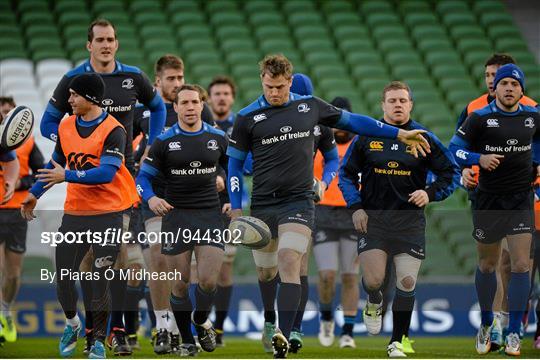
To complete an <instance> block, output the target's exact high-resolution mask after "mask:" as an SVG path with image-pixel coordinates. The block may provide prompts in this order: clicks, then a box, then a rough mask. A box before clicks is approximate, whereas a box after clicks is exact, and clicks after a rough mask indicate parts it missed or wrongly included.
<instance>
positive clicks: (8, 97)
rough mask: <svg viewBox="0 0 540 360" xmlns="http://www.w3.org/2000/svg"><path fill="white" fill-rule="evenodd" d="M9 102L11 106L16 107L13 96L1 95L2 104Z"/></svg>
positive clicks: (0, 102)
mask: <svg viewBox="0 0 540 360" xmlns="http://www.w3.org/2000/svg"><path fill="white" fill-rule="evenodd" d="M4 104H8V105H10V106H13V107H15V106H16V104H15V100H13V96H0V105H4Z"/></svg>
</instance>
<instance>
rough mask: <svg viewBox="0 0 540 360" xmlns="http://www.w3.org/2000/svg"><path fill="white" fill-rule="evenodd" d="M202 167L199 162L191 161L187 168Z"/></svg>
mask: <svg viewBox="0 0 540 360" xmlns="http://www.w3.org/2000/svg"><path fill="white" fill-rule="evenodd" d="M201 165H202V163H201V162H200V161H192V162H190V163H189V166H191V167H192V168H198V167H200V166H201Z"/></svg>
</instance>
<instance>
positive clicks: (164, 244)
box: [160, 208, 225, 255]
mask: <svg viewBox="0 0 540 360" xmlns="http://www.w3.org/2000/svg"><path fill="white" fill-rule="evenodd" d="M160 236H161V239H160V241H161V253H162V254H165V255H178V254H181V253H183V252H186V251H188V250H193V248H194V247H195V246H205V245H207V246H215V247H218V248H220V249H224V248H225V242H224V238H223V237H224V232H223V221H222V218H221V209H219V208H209V209H176V208H175V209H172V210H171V211H170V212H169V213H168V214H167V215H165V216H164V217H163V221H162V223H161V233H160Z"/></svg>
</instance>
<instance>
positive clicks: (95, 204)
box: [21, 72, 137, 358]
mask: <svg viewBox="0 0 540 360" xmlns="http://www.w3.org/2000/svg"><path fill="white" fill-rule="evenodd" d="M69 92H70V94H71V95H70V97H69V100H68V101H69V104H70V105H71V107H72V112H73V115H71V116H70V117H68V118H66V119H64V121H62V123H61V124H60V126H59V128H58V137H57V142H56V147H55V150H54V152H53V155H52V159H51V161H50V162H49V163H48V164H47V166H46V168H45V169H41V170H39V174H38V175H36V177H37V179H38V180H39V181H38V182H36V184H34V186H33V187H32V188H31V189H30V193H29V194H28V196H27V197H26V199H25V200H24V201H23V203H22V207H21V213H22V215H23V217H24V218H25V219H26V220H32V219H33V218H35V215H34V212H33V210H34V208H35V206H36V204H37V202H38V199H39V198H40V197H41V195H43V193H44V192H45V191H46V190H47V189H48V188H50V187H52V186H53V185H55V184H58V183H62V182H64V181H66V182H68V187H67V194H66V201H65V204H64V216H63V218H62V224H61V226H60V229H59V232H60V233H63V234H68V233H73V234H75V235H76V236H77V238H79V237H80V238H81V239H85V240H86V241H83V243H77V242H67V241H63V242H60V243H59V244H58V245H57V247H56V276H57V278H56V279H57V294H58V301H59V302H60V305H61V306H62V309H63V310H64V315H65V316H66V327H65V329H64V334H63V335H62V338H61V340H60V346H59V350H60V355H61V356H70V355H72V354H73V353H74V351H75V347H76V342H77V338H78V335H79V332H80V330H81V328H82V326H81V321H80V320H79V317H78V315H77V289H76V287H75V280H76V278H75V277H74V273H76V272H78V270H79V265H80V263H81V261H82V260H83V258H84V256H85V255H86V253H87V252H88V251H89V249H90V248H92V251H93V253H94V258H95V261H92V272H91V273H88V272H87V273H86V274H89V275H91V279H89V281H90V282H91V285H92V298H91V301H92V302H91V307H90V309H89V310H90V311H91V312H92V319H93V338H94V339H95V341H94V343H93V345H92V348H91V349H90V352H89V354H88V356H89V357H90V358H104V357H105V347H104V340H105V337H106V335H107V320H108V316H109V312H110V310H111V296H110V290H111V286H113V285H112V284H111V282H112V281H109V280H108V279H107V278H106V277H105V272H106V271H107V270H109V269H112V267H113V265H114V263H115V262H116V259H117V256H118V252H119V247H120V246H119V245H120V244H118V243H116V242H115V241H114V240H113V241H111V240H110V239H109V240H108V239H106V238H104V236H105V234H106V231H107V230H116V231H121V230H122V229H123V228H124V222H125V220H124V218H125V216H124V215H125V212H126V210H130V209H131V206H132V205H133V203H134V202H135V201H136V200H137V193H136V191H135V182H134V180H133V177H132V176H131V174H130V173H129V171H128V169H127V168H126V166H125V165H124V164H125V161H124V153H123V149H125V147H126V144H125V142H126V139H127V134H126V131H125V129H124V127H123V126H122V125H121V124H120V123H119V122H118V121H117V120H116V119H115V118H114V117H113V116H111V115H109V114H108V113H107V112H106V111H104V110H103V109H102V108H101V103H102V100H103V96H104V94H105V93H106V91H105V83H104V81H103V80H102V78H101V76H99V75H98V74H95V73H90V72H89V73H83V74H80V75H78V76H76V77H75V78H73V79H72V80H71V82H70V84H69ZM66 167H67V169H66ZM87 231H89V232H91V233H92V234H98V233H99V236H100V237H101V240H100V241H96V238H94V236H93V235H88V233H87ZM63 271H68V274H67V275H66V274H64V273H63ZM87 309H88V308H87Z"/></svg>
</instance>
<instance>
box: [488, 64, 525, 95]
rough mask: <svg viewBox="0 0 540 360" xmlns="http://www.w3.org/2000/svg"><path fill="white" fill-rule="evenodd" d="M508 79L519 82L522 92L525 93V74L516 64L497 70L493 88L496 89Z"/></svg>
mask: <svg viewBox="0 0 540 360" xmlns="http://www.w3.org/2000/svg"><path fill="white" fill-rule="evenodd" d="M508 77H509V78H512V79H515V80H517V81H518V82H519V84H520V85H521V90H523V91H525V74H523V71H521V69H520V68H519V67H518V66H517V65H515V64H506V65H503V66H501V67H500V68H499V70H497V74H495V80H493V88H494V89H496V88H497V84H498V83H499V81H501V80H502V79H504V78H508Z"/></svg>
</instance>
